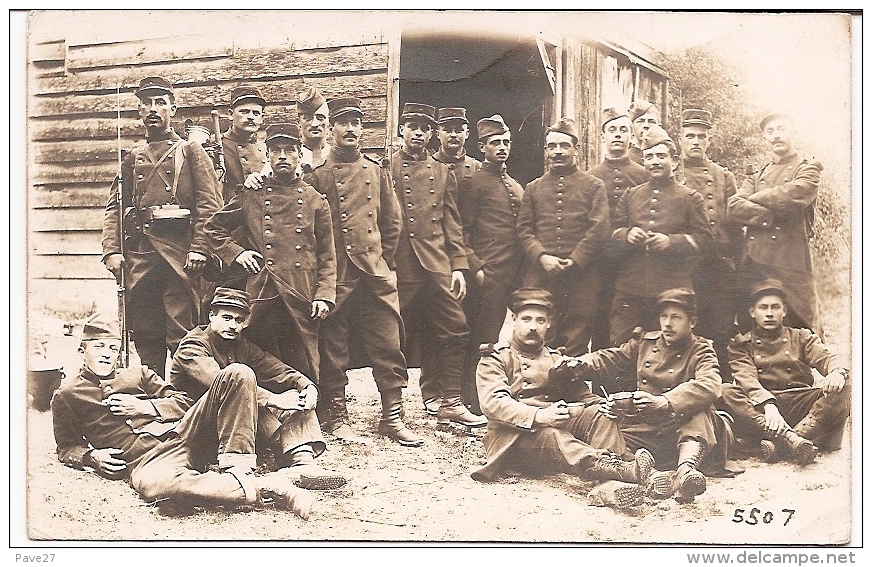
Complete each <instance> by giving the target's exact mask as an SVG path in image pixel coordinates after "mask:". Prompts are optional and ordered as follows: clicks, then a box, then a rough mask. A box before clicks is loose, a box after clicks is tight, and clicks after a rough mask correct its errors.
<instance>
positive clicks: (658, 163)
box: [609, 126, 712, 391]
mask: <svg viewBox="0 0 872 567" xmlns="http://www.w3.org/2000/svg"><path fill="white" fill-rule="evenodd" d="M645 140H646V141H645V144H644V145H643V147H642V151H643V153H644V156H645V167H646V168H647V170H648V175H649V177H650V181H648V182H647V183H644V184H642V185H639V186H637V187H633V188H631V189H628V190H627V191H626V192H625V193H624V194H623V196H621V199H620V200H619V201H618V206H617V208H616V209H615V226H614V229H615V230H614V232H612V241H613V244H614V245H615V246H616V248H617V249H618V251H619V252H620V254H621V255H622V261H621V266H620V269H619V271H618V277H617V280H616V281H615V296H614V299H613V300H612V310H611V314H610V318H609V328H610V335H611V336H610V341H611V342H612V344H616V345H619V344H623V343H625V342H626V341H628V340H630V338H631V337H632V336H633V330H634V329H635V328H636V327H641V328H642V329H643V330H650V329H656V328H657V322H656V320H655V319H654V315H655V314H656V311H655V309H654V307H655V304H656V301H657V296H658V295H659V294H660V293H662V292H663V291H665V290H667V289H670V288H676V287H682V288H688V289H692V288H693V282H692V281H691V276H692V274H693V270H694V268H695V267H696V263H697V258H698V257H699V256H700V254H702V253H704V252H705V251H706V250H708V249H709V248H710V247H711V241H712V236H711V231H710V230H709V224H708V217H706V214H705V207H704V205H703V198H702V195H700V194H699V193H697V192H696V191H695V190H693V189H690V188H687V187H683V186H681V185H679V184H678V182H677V181H676V180H675V174H674V172H673V169H674V168H675V165H676V163H675V162H676V158H677V157H678V156H677V153H678V152H677V149H676V147H675V143H674V142H673V141H672V140H671V139H670V138H669V135H668V134H667V133H666V131H665V130H663V129H662V128H660V127H659V126H654V127H652V128H651V131H650V133H649V134H648V135H647V137H646V138H645ZM619 389H620V388H619ZM610 391H614V390H610Z"/></svg>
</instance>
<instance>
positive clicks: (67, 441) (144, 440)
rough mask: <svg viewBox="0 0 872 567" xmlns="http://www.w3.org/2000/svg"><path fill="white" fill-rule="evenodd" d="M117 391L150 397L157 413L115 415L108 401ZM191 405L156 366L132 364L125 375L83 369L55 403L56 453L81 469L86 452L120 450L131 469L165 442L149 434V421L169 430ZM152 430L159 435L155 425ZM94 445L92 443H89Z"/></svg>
mask: <svg viewBox="0 0 872 567" xmlns="http://www.w3.org/2000/svg"><path fill="white" fill-rule="evenodd" d="M112 394H132V395H134V396H137V397H141V398H145V399H148V400H149V401H150V402H151V404H152V405H153V406H154V409H155V411H157V416H156V417H146V416H138V417H135V418H129V417H127V416H122V415H115V414H114V413H112V412H111V411H110V410H109V406H108V405H105V404H104V400H106V398H108V397H109V396H111V395H112ZM189 407H191V399H190V398H189V397H188V396H187V395H185V393H184V392H181V391H179V390H178V389H176V388H174V387H173V386H171V385H170V384H169V383H168V382H165V381H164V380H163V378H161V377H160V376H158V375H157V374H156V373H155V372H153V371H152V370H149V369H147V368H144V367H139V368H129V369H127V370H126V371H124V372H123V373H121V374H118V375H116V374H110V375H109V376H107V377H100V376H96V375H95V374H94V373H93V372H91V371H90V370H88V369H87V368H82V370H81V371H80V372H79V375H78V376H74V377H73V378H71V379H70V380H64V381H63V382H62V383H61V386H60V388H58V389H57V390H56V391H55V393H54V396H53V397H52V401H51V410H52V411H51V413H52V424H53V427H54V436H55V441H56V442H57V453H58V459H59V460H60V462H62V463H64V464H65V465H68V466H71V467H73V468H77V469H81V468H82V467H83V466H84V463H83V462H82V459H83V457H84V456H85V454H86V453H87V452H88V451H89V450H90V449H91V448H95V449H106V448H109V447H112V448H115V449H121V451H122V452H121V453H120V454H119V455H117V458H119V459H122V460H124V461H126V462H127V464H128V469H127V472H128V473H129V472H130V470H131V469H132V468H133V467H135V466H136V465H137V464H138V463H139V461H140V459H141V458H142V456H143V455H145V454H146V453H147V452H148V451H149V450H151V449H152V448H153V447H155V446H157V445H158V444H160V440H159V439H158V437H156V436H155V435H153V434H152V433H148V432H147V430H150V425H151V424H152V423H154V424H155V426H156V429H158V430H161V431H162V432H166V431H167V430H169V429H171V428H172V427H173V425H174V424H175V422H176V421H178V420H179V419H181V418H182V416H183V415H185V411H187V409H188V408H189ZM151 430H152V432H153V433H158V434H160V433H159V432H158V431H155V430H154V429H151ZM89 445H90V446H89Z"/></svg>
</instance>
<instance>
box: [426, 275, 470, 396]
mask: <svg viewBox="0 0 872 567" xmlns="http://www.w3.org/2000/svg"><path fill="white" fill-rule="evenodd" d="M450 285H451V279H450V277H449V276H439V277H436V276H434V277H432V278H431V279H430V280H429V281H428V282H427V283H426V285H424V287H423V290H422V291H423V293H419V294H418V296H419V298H420V299H422V300H425V303H423V305H422V307H424V308H423V309H422V310H421V312H422V315H423V316H424V317H425V320H426V322H427V324H426V328H427V329H428V331H429V332H428V336H429V337H430V342H431V343H432V348H430V349H425V350H424V354H425V355H426V356H427V365H426V366H427V368H428V369H429V368H434V369H438V372H439V374H438V376H434V378H437V379H438V385H439V387H440V395H441V396H442V399H443V400H446V399H459V398H460V381H461V375H462V374H463V363H464V357H465V354H466V345H467V342H468V340H469V328H468V327H467V325H466V316H465V315H464V313H463V308H462V307H461V305H460V302H459V301H457V300H456V299H455V298H454V297H453V296H452V295H451V292H450ZM423 368H424V366H423V364H422V369H423ZM422 374H423V372H422Z"/></svg>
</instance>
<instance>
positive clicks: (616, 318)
mask: <svg viewBox="0 0 872 567" xmlns="http://www.w3.org/2000/svg"><path fill="white" fill-rule="evenodd" d="M656 303H657V298H656V297H638V296H635V295H628V294H626V293H622V292H615V297H614V299H613V300H612V309H611V311H610V313H609V328H610V333H611V337H610V340H611V342H612V346H620V345H622V344H624V343H625V342H627V341H629V340H630V339H631V338H632V337H633V330H634V329H635V328H636V327H641V328H642V330H643V331H653V330H656V329H659V328H660V325H659V322H658V315H657V313H655V312H654V307H655V305H656Z"/></svg>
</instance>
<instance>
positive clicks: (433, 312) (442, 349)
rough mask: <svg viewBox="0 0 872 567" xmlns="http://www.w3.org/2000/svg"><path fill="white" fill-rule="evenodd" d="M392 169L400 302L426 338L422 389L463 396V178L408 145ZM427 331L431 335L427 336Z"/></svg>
mask: <svg viewBox="0 0 872 567" xmlns="http://www.w3.org/2000/svg"><path fill="white" fill-rule="evenodd" d="M391 175H392V177H393V179H394V183H395V186H396V187H395V191H396V195H397V201H398V202H399V205H400V208H401V209H402V211H403V213H402V214H403V229H402V231H401V232H400V239H399V243H398V246H397V256H396V262H397V279H398V287H399V293H400V306H401V307H400V308H401V313H402V316H403V322H404V324H405V325H406V327H407V328H410V327H411V326H412V325H416V326H418V327H417V329H416V331H417V332H414V333H413V336H415V337H418V338H420V339H421V341H422V342H421V344H420V346H421V394H422V396H423V397H424V399H425V400H427V399H430V398H438V397H440V396H441V397H442V398H443V400H444V399H448V398H459V397H460V381H461V375H462V373H463V363H464V357H465V354H466V343H467V340H468V338H469V328H468V327H467V325H466V316H465V315H464V313H463V307H462V306H461V304H460V302H459V301H457V299H455V298H454V296H452V295H451V273H452V272H454V271H456V270H466V269H468V267H469V266H468V264H467V261H466V253H465V249H464V246H463V231H462V228H461V222H460V215H459V213H458V212H457V201H456V198H457V182H456V179H455V177H454V175H453V173H452V172H451V170H449V168H448V166H446V165H445V164H442V163H439V162H437V161H436V160H434V159H433V158H432V157H429V156H425V157H424V159H419V158H416V157H414V156H411V155H409V154H407V153H405V152H403V151H402V150H400V151H398V152H396V153H394V155H393V156H392V158H391ZM424 337H427V338H428V340H427V341H426V342H424Z"/></svg>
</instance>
